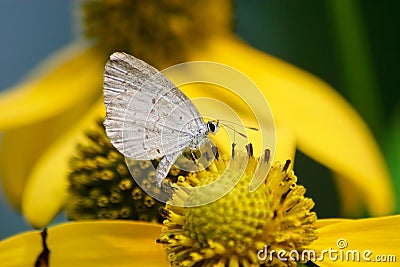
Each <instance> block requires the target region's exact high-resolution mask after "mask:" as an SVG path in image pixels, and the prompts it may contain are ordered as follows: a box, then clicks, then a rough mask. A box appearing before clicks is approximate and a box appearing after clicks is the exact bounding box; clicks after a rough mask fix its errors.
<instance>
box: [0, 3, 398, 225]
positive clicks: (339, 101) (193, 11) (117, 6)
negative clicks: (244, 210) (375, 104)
mask: <svg viewBox="0 0 400 267" xmlns="http://www.w3.org/2000/svg"><path fill="white" fill-rule="evenodd" d="M84 3H85V4H84V11H83V14H84V19H85V31H86V35H87V36H88V37H89V38H92V39H93V40H94V42H92V43H91V44H90V45H82V44H79V43H77V44H72V45H71V46H70V47H69V48H67V49H66V50H64V51H62V52H60V53H59V54H56V55H55V56H54V58H52V59H50V60H49V61H48V62H46V63H45V64H44V65H45V66H44V67H42V68H41V69H42V71H41V72H40V75H37V76H36V77H35V78H33V79H31V80H28V81H25V82H23V83H22V84H19V85H17V86H16V87H15V88H13V89H12V90H9V91H8V92H6V93H3V94H2V96H1V97H0V130H1V131H2V133H3V138H2V140H3V142H2V149H1V154H0V170H1V177H2V184H3V187H4V189H5V192H6V196H7V198H8V199H9V201H10V202H11V203H12V204H13V206H15V207H16V208H17V209H20V210H22V213H23V214H24V216H25V218H26V219H27V220H28V221H29V222H30V223H31V224H32V225H33V226H34V227H42V226H44V225H47V224H48V223H49V222H50V221H51V220H52V219H53V218H54V216H55V215H56V214H57V213H58V212H59V210H60V209H61V208H62V207H63V205H64V202H65V197H66V191H67V190H66V189H67V182H66V177H67V173H68V171H69V169H68V159H69V157H70V155H71V153H72V152H73V148H74V147H75V144H77V143H78V142H79V141H80V140H81V139H82V136H83V130H84V129H86V128H87V127H88V125H94V124H95V119H96V118H97V117H98V116H102V115H104V110H103V107H102V103H101V102H102V100H101V83H102V81H101V79H102V73H103V68H104V63H105V61H106V60H107V58H108V55H109V53H111V52H113V51H116V50H123V51H126V52H130V53H132V54H133V55H135V56H136V57H139V58H141V59H144V60H145V61H147V62H149V63H152V64H153V65H155V66H157V67H158V68H163V67H166V66H169V65H171V64H175V63H178V62H183V61H191V60H209V61H215V62H220V63H223V64H226V65H229V66H232V67H234V68H236V69H238V70H239V71H241V72H242V73H244V74H245V75H247V76H248V77H249V78H251V79H252V80H253V81H254V82H255V83H256V84H257V86H258V87H259V88H261V90H262V91H263V93H264V94H265V97H266V99H267V100H268V102H269V104H270V106H271V108H272V112H273V114H274V116H275V120H276V123H277V143H278V147H277V151H276V152H277V153H276V159H277V160H285V159H287V158H291V159H293V157H294V152H295V150H296V149H299V150H301V151H302V152H304V153H305V154H307V155H308V156H310V157H311V158H313V159H315V160H316V161H318V162H320V163H321V164H324V165H325V166H327V167H329V168H330V169H331V170H332V171H333V172H334V173H335V174H336V175H337V176H339V177H340V179H338V181H339V182H338V183H339V185H340V184H342V183H345V184H346V186H341V192H342V194H343V199H344V201H343V203H344V204H345V205H346V204H347V203H351V204H352V205H351V206H349V207H346V206H344V208H345V209H347V210H352V209H354V208H358V207H359V205H366V207H367V209H368V211H369V212H370V213H371V214H372V215H382V214H388V213H390V212H391V211H392V208H393V192H392V189H391V184H390V178H389V175H388V171H387V168H386V165H385V163H384V161H383V157H382V155H381V152H380V151H379V149H378V146H377V144H376V142H375V140H374V138H373V136H372V134H371V132H370V131H369V130H368V128H367V126H366V125H365V123H364V122H363V121H362V120H361V118H360V117H359V116H358V114H356V112H355V111H354V110H353V109H352V108H351V106H350V105H349V104H348V103H347V102H346V101H345V100H344V99H343V98H342V97H340V96H339V95H338V94H337V93H336V92H335V91H334V90H333V89H332V88H331V87H330V86H329V85H327V84H326V83H324V82H322V81H321V80H319V79H318V78H316V77H314V76H312V75H310V74H308V73H306V72H304V71H302V70H300V69H298V68H296V67H294V66H291V65H289V64H288V63H285V62H283V61H281V60H279V59H276V58H274V57H272V56H270V55H267V54H265V53H262V52H260V51H257V50H256V49H254V48H252V47H250V46H248V45H246V44H245V43H244V42H242V41H241V40H239V39H238V38H237V37H235V36H234V34H233V33H232V31H231V24H232V23H231V20H232V19H231V14H232V12H231V11H232V5H231V2H230V1H218V2H215V1H211V0H202V1H197V2H196V3H195V4H194V3H191V4H187V3H188V2H186V1H172V2H168V1H163V2H162V3H160V2H159V1H145V2H140V1H127V0H126V1H115V0H102V1H86V2H84ZM200 9H201V10H202V12H198V10H200ZM110 36H112V37H113V38H110ZM166 40H168V41H166ZM180 75H185V76H186V75H188V74H187V73H184V74H182V73H176V74H175V76H176V77H177V76H180ZM55 88H56V89H57V90H56V89H55ZM184 91H185V90H184ZM185 93H186V94H187V95H188V96H189V97H196V96H199V95H205V96H211V97H213V98H216V99H224V95H216V94H214V93H213V92H212V91H203V90H200V89H198V88H197V89H193V90H189V91H185ZM233 108H235V109H237V110H240V109H241V108H242V107H241V106H240V104H239V103H233ZM9 110H13V111H15V112H13V113H12V114H10V113H9V112H8V111H9ZM82 114H85V116H82ZM89 127H90V126H89ZM39 140H40V141H39ZM255 144H256V145H257V143H256V142H255ZM349 147H351V151H350V150H349ZM16 161H17V162H18V163H19V164H18V168H15V167H14V166H15V165H14V162H16ZM348 185H351V186H348ZM348 188H351V190H352V192H348ZM355 196H357V198H356V197H355Z"/></svg>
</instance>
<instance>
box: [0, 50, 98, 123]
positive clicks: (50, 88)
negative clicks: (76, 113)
mask: <svg viewBox="0 0 400 267" xmlns="http://www.w3.org/2000/svg"><path fill="white" fill-rule="evenodd" d="M96 55H97V53H96V52H95V50H94V49H93V48H91V49H88V48H86V47H85V46H83V45H81V44H79V43H77V44H72V45H71V46H69V47H67V48H66V49H64V50H61V51H60V52H58V53H56V54H54V56H53V57H51V58H50V59H48V60H47V61H45V62H44V63H43V66H39V67H38V68H39V69H40V70H36V71H35V70H34V73H35V75H33V74H31V76H33V77H32V78H30V79H27V80H26V81H23V82H22V83H21V84H18V85H16V86H15V87H14V88H10V89H8V91H6V92H5V93H2V94H1V95H0V96H1V97H0V131H5V130H9V129H13V128H15V127H20V126H21V125H26V124H32V123H35V122H40V121H42V120H45V119H47V118H49V117H53V116H56V114H59V113H63V112H65V110H70V109H72V108H73V107H75V106H76V105H77V103H81V102H84V101H89V100H91V101H93V98H94V96H99V95H100V94H101V92H100V91H99V86H101V84H102V80H101V78H102V77H101V76H100V77H99V73H102V71H103V69H104V62H105V59H102V58H98V57H97V56H96ZM96 58H98V59H97V60H96Z"/></svg>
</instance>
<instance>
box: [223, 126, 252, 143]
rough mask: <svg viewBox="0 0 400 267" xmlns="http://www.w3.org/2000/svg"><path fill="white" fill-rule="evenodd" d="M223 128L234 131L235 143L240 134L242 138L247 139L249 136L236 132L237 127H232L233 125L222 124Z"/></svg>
mask: <svg viewBox="0 0 400 267" xmlns="http://www.w3.org/2000/svg"><path fill="white" fill-rule="evenodd" d="M221 126H223V127H226V128H229V129H231V130H232V131H233V141H235V134H236V133H237V134H239V135H240V136H242V137H244V138H247V135H245V134H244V133H241V132H239V131H236V129H235V127H233V126H231V125H227V124H221Z"/></svg>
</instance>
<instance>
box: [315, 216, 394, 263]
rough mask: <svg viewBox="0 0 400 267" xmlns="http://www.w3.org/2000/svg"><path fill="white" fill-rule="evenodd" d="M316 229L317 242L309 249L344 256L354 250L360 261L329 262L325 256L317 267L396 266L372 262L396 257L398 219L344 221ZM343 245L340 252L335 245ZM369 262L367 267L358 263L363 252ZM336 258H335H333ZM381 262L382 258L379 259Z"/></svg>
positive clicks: (391, 217)
mask: <svg viewBox="0 0 400 267" xmlns="http://www.w3.org/2000/svg"><path fill="white" fill-rule="evenodd" d="M322 224H323V223H321V225H319V228H318V232H319V238H318V239H317V240H315V241H314V242H313V243H312V244H311V245H310V248H311V249H314V250H318V251H322V250H328V249H329V248H332V249H336V250H338V251H340V250H341V249H342V250H343V251H344V252H345V251H348V250H357V251H358V252H359V253H360V255H361V256H360V261H361V262H354V261H345V260H344V261H341V260H336V261H334V260H330V259H329V257H328V256H326V257H324V261H323V262H317V264H318V265H319V266H398V262H397V263H396V262H389V261H390V260H387V261H386V262H377V261H375V262H373V261H374V260H375V259H376V260H378V259H377V258H375V257H376V256H384V257H386V258H388V257H391V255H394V256H396V258H397V260H398V257H399V255H400V215H396V216H388V217H381V218H369V219H359V220H347V221H344V222H336V223H327V224H325V225H322ZM338 240H340V241H341V244H345V245H346V246H343V248H340V247H339V246H338V243H337V242H339V241H338ZM367 250H369V251H371V254H369V253H367V254H368V255H366V256H367V257H369V259H370V260H371V262H369V263H368V264H366V263H365V261H363V260H362V254H363V252H364V251H367ZM336 255H338V254H336ZM382 259H383V258H382Z"/></svg>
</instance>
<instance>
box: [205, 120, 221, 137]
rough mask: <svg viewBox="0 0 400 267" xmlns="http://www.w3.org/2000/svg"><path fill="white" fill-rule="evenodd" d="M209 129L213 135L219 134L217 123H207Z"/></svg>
mask: <svg viewBox="0 0 400 267" xmlns="http://www.w3.org/2000/svg"><path fill="white" fill-rule="evenodd" d="M207 128H208V130H209V131H210V132H211V133H212V134H216V133H217V132H218V128H219V127H218V123H215V122H213V121H209V122H207Z"/></svg>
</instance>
